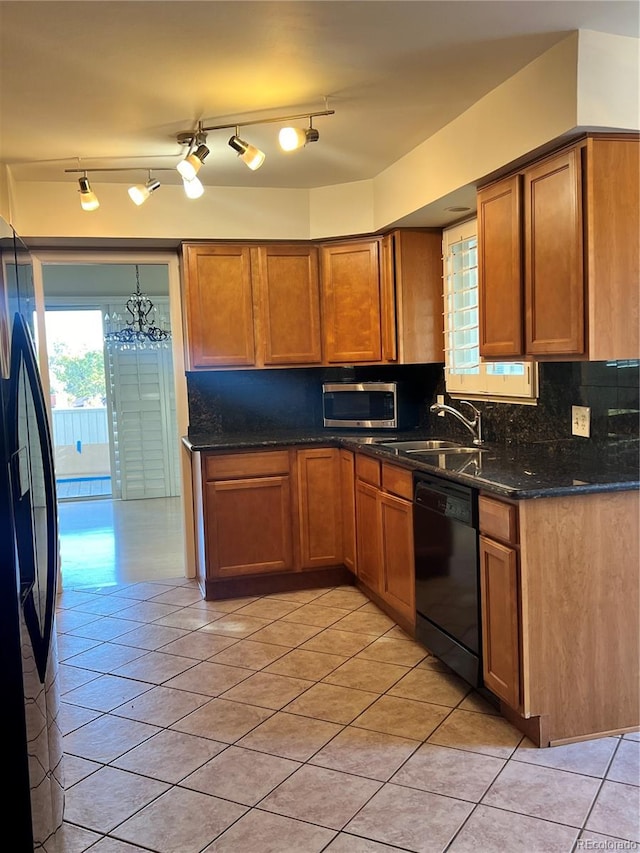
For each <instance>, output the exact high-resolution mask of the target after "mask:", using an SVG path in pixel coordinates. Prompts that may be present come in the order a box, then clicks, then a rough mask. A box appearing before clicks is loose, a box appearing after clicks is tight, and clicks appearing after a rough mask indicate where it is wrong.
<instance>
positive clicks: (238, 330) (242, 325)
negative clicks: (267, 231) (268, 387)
mask: <svg viewBox="0 0 640 853" xmlns="http://www.w3.org/2000/svg"><path fill="white" fill-rule="evenodd" d="M184 261H185V264H184V285H185V307H186V312H185V313H186V327H187V334H186V338H187V348H188V355H189V359H188V360H189V367H190V368H191V369H198V368H212V367H225V366H233V365H242V364H245V365H252V364H255V343H254V336H253V294H252V285H251V257H250V250H249V248H248V247H244V246H211V245H209V246H207V245H186V246H185V247H184Z"/></svg>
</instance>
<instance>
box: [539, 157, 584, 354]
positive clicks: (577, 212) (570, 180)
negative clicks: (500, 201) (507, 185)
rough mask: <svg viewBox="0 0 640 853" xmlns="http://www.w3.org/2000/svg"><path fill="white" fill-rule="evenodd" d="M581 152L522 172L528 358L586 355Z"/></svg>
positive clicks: (548, 161)
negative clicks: (531, 356)
mask: <svg viewBox="0 0 640 853" xmlns="http://www.w3.org/2000/svg"><path fill="white" fill-rule="evenodd" d="M580 157H581V154H580V149H579V148H574V149H572V150H570V151H566V152H564V153H562V154H559V155H558V156H557V157H553V158H551V159H550V160H545V161H544V162H543V163H540V164H539V165H537V166H533V167H531V168H530V169H527V170H526V171H525V173H524V234H525V265H524V269H525V279H524V281H525V306H526V310H525V328H526V352H527V354H530V355H580V354H582V353H583V352H584V325H585V323H584V278H583V260H582V252H583V239H582V175H581V171H582V170H581V161H580Z"/></svg>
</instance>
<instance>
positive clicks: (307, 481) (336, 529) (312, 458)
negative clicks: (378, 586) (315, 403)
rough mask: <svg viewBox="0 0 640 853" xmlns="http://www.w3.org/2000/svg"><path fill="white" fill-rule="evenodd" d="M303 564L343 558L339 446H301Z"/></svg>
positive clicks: (298, 460) (330, 563) (308, 566)
mask: <svg viewBox="0 0 640 853" xmlns="http://www.w3.org/2000/svg"><path fill="white" fill-rule="evenodd" d="M296 467H297V473H298V519H299V531H300V566H301V568H303V569H316V568H321V567H323V566H336V565H338V564H339V563H342V561H343V550H342V504H341V480H340V455H339V451H338V449H337V448H335V447H319V448H313V449H310V450H298V452H297V454H296Z"/></svg>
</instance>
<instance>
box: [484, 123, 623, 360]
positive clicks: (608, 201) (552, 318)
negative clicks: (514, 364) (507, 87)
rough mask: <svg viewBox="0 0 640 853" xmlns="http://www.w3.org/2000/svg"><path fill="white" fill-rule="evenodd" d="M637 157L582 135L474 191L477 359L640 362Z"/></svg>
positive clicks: (615, 143) (616, 141) (616, 144)
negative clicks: (533, 358)
mask: <svg viewBox="0 0 640 853" xmlns="http://www.w3.org/2000/svg"><path fill="white" fill-rule="evenodd" d="M638 151H639V148H638V139H637V138H635V137H631V138H613V137H589V138H587V139H585V140H582V141H581V142H580V143H578V144H576V145H574V146H572V147H571V148H568V149H565V150H562V151H560V152H559V153H557V154H554V155H552V156H549V157H546V158H544V159H543V160H540V161H539V162H536V163H534V164H532V165H531V166H529V167H527V168H524V169H522V170H520V171H519V172H518V173H517V174H515V175H511V176H509V177H506V178H504V179H502V180H500V181H497V182H496V183H493V184H491V185H489V186H487V187H485V188H483V189H481V190H480V191H479V192H478V250H479V252H478V264H479V293H480V353H481V355H482V356H483V357H485V358H501V359H509V358H522V357H526V356H532V357H537V358H553V357H560V358H569V357H577V358H580V357H588V358H589V359H591V360H592V361H602V360H615V359H630V358H638V354H639V351H640V348H639V334H638V330H639V328H640V323H639V322H638V320H639V311H638V286H637V283H638V277H639V275H640V267H639V261H638V258H639V256H640V246H639V238H638V234H639V233H640V204H639V190H638V187H639V185H640V174H639V163H640V157H639V153H638Z"/></svg>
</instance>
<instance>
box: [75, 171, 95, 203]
mask: <svg viewBox="0 0 640 853" xmlns="http://www.w3.org/2000/svg"><path fill="white" fill-rule="evenodd" d="M78 183H79V184H80V206H81V207H82V209H83V210H97V209H98V208H99V207H100V202H99V201H98V197H97V195H96V194H95V193H94V192H93V190H92V189H91V184H90V183H89V178H87V176H86V175H84V177H82V178H79V179H78Z"/></svg>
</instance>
